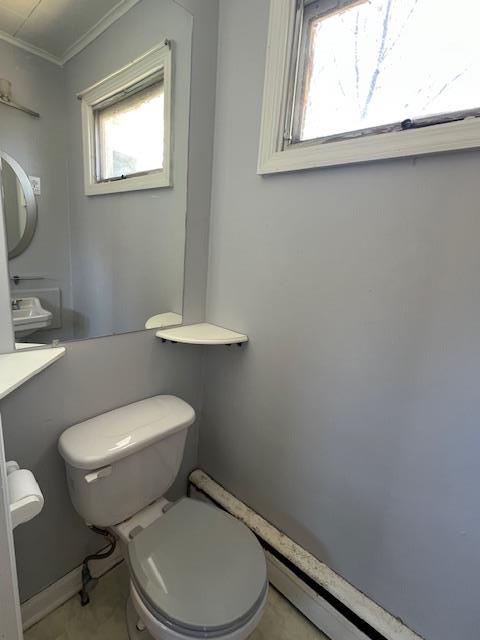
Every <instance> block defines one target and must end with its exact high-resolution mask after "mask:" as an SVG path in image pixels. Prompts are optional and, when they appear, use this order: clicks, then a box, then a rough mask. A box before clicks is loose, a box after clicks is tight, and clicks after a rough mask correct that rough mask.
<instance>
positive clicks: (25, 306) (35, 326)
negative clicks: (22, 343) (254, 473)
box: [12, 298, 52, 336]
mask: <svg viewBox="0 0 480 640" xmlns="http://www.w3.org/2000/svg"><path fill="white" fill-rule="evenodd" d="M12 317H13V330H14V331H15V335H16V336H28V335H29V334H31V333H34V332H35V331H38V330H39V329H45V327H48V326H49V325H50V323H51V322H52V314H51V312H50V311H47V310H46V309H44V308H43V307H42V305H41V304H40V300H39V299H38V298H12Z"/></svg>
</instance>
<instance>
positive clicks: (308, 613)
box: [190, 485, 369, 640]
mask: <svg viewBox="0 0 480 640" xmlns="http://www.w3.org/2000/svg"><path fill="white" fill-rule="evenodd" d="M190 496H191V497H192V498H195V499H196V500H201V501H203V502H208V503H209V504H213V503H212V501H211V500H210V499H209V498H208V496H206V495H205V494H204V493H202V492H200V491H198V490H197V489H196V487H195V485H192V486H191V487H190ZM265 557H266V559H267V571H268V580H269V582H270V584H272V585H273V586H274V587H275V589H276V590H277V591H279V592H280V593H281V594H282V595H283V596H284V597H285V598H286V599H287V600H289V601H290V602H291V603H292V604H293V606H294V607H296V608H297V609H298V610H299V611H301V612H302V613H303V615H304V616H305V617H306V618H308V620H310V622H311V623H312V624H314V625H315V626H316V627H317V628H318V629H320V630H321V631H323V633H325V634H326V635H327V636H328V637H329V638H330V640H369V639H368V637H367V636H366V635H365V634H364V633H362V632H361V631H360V629H358V628H357V627H356V626H355V625H353V624H352V623H351V622H350V621H349V620H347V618H345V617H344V616H342V614H341V613H339V612H338V611H337V610H336V609H335V608H334V607H332V606H331V605H330V604H329V603H328V602H327V601H326V600H324V599H323V598H322V597H321V596H319V595H318V593H317V592H316V591H314V590H313V589H311V588H310V587H309V586H308V585H307V584H306V583H305V582H304V581H303V580H301V579H300V578H299V577H298V576H297V575H295V574H294V573H293V571H290V569H289V568H288V567H287V566H286V565H285V564H284V563H282V562H281V561H280V560H278V559H277V558H276V557H275V556H274V555H272V554H271V553H270V552H269V551H265Z"/></svg>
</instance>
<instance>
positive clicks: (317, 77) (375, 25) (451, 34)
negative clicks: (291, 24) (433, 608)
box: [292, 0, 480, 142]
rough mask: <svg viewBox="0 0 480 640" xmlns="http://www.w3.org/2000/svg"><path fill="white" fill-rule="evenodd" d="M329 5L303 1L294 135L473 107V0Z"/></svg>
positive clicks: (476, 65) (476, 84) (479, 54)
mask: <svg viewBox="0 0 480 640" xmlns="http://www.w3.org/2000/svg"><path fill="white" fill-rule="evenodd" d="M334 4H336V5H337V6H336V8H332V2H330V3H328V2H325V0H320V1H318V2H313V3H312V2H305V9H304V20H303V30H302V36H301V42H300V47H299V50H300V55H299V66H298V69H297V76H296V92H295V105H294V110H293V114H292V116H293V117H292V138H293V142H299V141H305V140H311V139H315V138H323V137H328V136H332V135H333V136H334V135H338V134H341V133H345V132H353V131H359V130H363V129H369V128H372V127H379V126H383V125H388V124H392V123H399V122H402V121H404V120H406V119H411V120H418V119H420V118H425V117H430V116H437V115H441V114H449V113H454V112H458V111H465V110H470V109H476V108H479V107H480V47H479V46H478V25H479V19H480V6H479V5H480V3H479V2H478V0H458V1H457V2H454V3H451V2H448V3H447V2H439V0H360V1H358V0H357V1H354V2H343V3H338V2H336V3H334ZM339 4H340V6H338V5H339Z"/></svg>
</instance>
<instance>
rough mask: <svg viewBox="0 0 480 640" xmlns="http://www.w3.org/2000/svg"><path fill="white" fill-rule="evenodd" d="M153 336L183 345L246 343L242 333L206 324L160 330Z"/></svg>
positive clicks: (245, 337)
mask: <svg viewBox="0 0 480 640" xmlns="http://www.w3.org/2000/svg"><path fill="white" fill-rule="evenodd" d="M155 335H156V336H157V338H161V339H162V340H163V341H164V342H165V341H168V342H182V343H184V344H203V345H216V344H226V345H229V344H242V343H243V342H248V336H246V335H244V334H243V333H237V332H236V331H231V330H230V329H224V328H223V327H217V326H216V325H215V324H209V323H208V322H201V323H199V324H189V325H186V326H183V327H173V328H172V329H162V330H160V331H157V333H156V334H155Z"/></svg>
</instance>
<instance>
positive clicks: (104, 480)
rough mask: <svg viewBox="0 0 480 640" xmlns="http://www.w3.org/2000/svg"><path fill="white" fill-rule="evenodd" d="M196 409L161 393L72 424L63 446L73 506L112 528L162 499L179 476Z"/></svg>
mask: <svg viewBox="0 0 480 640" xmlns="http://www.w3.org/2000/svg"><path fill="white" fill-rule="evenodd" d="M194 420H195V412H194V410H193V409H192V407H191V406H190V405H188V404H187V403H186V402H184V401H183V400H180V398H176V397H175V396H155V397H153V398H148V399H147V400H142V401H140V402H135V403H133V404H129V405H127V406H125V407H120V409H115V410H114V411H109V412H108V413H104V414H102V415H99V416H97V417H96V418H92V419H91V420H86V421H85V422H81V423H80V424H77V425H74V426H73V427H70V428H69V429H67V430H66V431H64V433H63V434H62V435H61V436H60V440H59V444H58V448H59V451H60V454H61V456H62V457H63V459H64V460H65V464H66V468H67V483H68V489H69V492H70V497H71V499H72V502H73V506H74V507H75V509H76V511H77V512H78V513H79V514H80V516H81V517H82V518H83V519H84V520H85V521H86V522H87V523H88V524H93V525H96V526H98V527H108V526H111V525H114V524H118V523H119V522H122V521H123V520H126V519H127V518H129V517H130V516H132V515H133V514H134V513H136V512H137V511H140V509H143V508H144V507H145V506H147V505H148V504H150V503H151V502H153V501H154V500H157V499H158V498H160V497H162V496H163V495H164V494H165V492H166V491H167V490H168V488H169V487H170V486H171V484H172V483H173V481H174V480H175V478H176V476H177V474H178V471H179V468H180V464H181V462H182V458H183V451H184V448H185V440H186V436H187V429H188V427H189V426H190V425H191V424H192V423H193V421H194Z"/></svg>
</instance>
